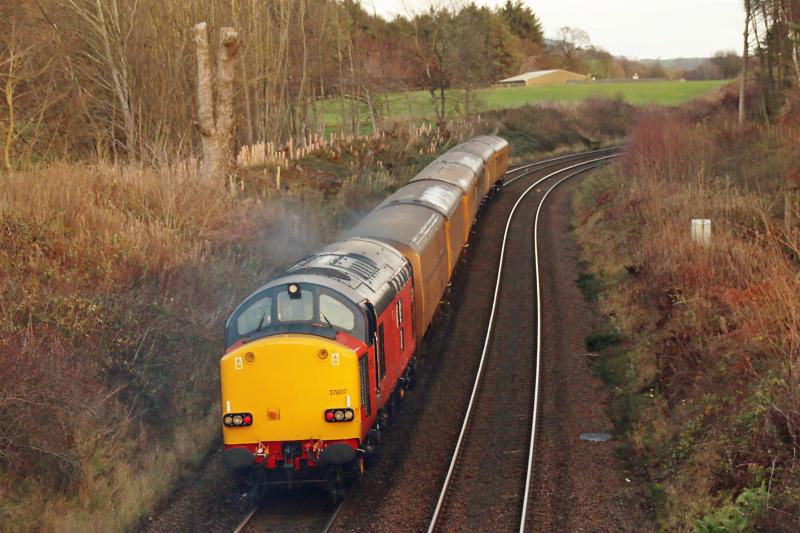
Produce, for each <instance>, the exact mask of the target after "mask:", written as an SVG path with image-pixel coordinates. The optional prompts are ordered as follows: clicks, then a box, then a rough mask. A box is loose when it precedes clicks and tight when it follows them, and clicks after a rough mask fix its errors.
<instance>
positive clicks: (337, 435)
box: [220, 335, 361, 445]
mask: <svg viewBox="0 0 800 533" xmlns="http://www.w3.org/2000/svg"><path fill="white" fill-rule="evenodd" d="M320 354H325V357H320ZM248 355H250V357H248ZM220 371H221V379H222V411H223V412H222V420H223V424H222V425H223V428H222V429H223V437H224V440H225V444H226V445H237V444H253V443H259V442H278V441H280V442H287V441H301V440H306V439H318V440H322V441H328V440H339V439H347V438H357V437H358V436H359V429H360V419H361V406H360V405H359V403H360V398H361V395H360V388H359V387H360V381H359V376H360V374H359V367H358V360H357V357H356V354H355V352H354V351H353V350H351V349H349V348H347V347H345V346H342V345H340V344H338V343H337V342H335V341H332V340H327V339H321V338H319V337H313V336H310V335H276V336H272V337H265V338H263V339H259V340H256V341H253V342H250V343H247V344H245V345H243V346H242V347H240V348H238V349H236V350H234V351H232V352H230V353H229V354H227V355H226V356H225V357H223V358H222V360H221V362H220ZM327 412H330V413H331V415H330V416H331V417H332V418H331V420H328V418H327V415H326V413H327ZM246 420H247V421H249V423H245V421H246Z"/></svg>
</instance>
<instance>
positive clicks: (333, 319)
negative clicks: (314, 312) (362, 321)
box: [319, 294, 356, 331]
mask: <svg viewBox="0 0 800 533" xmlns="http://www.w3.org/2000/svg"><path fill="white" fill-rule="evenodd" d="M323 315H324V316H323ZM319 317H320V319H321V320H322V321H327V322H328V323H329V324H330V325H331V326H333V327H335V328H341V329H345V330H348V331H352V330H353V328H355V327H356V316H355V315H354V314H353V312H352V311H351V310H350V309H349V308H348V307H347V306H346V305H345V304H343V303H342V302H340V301H339V300H337V299H335V298H332V297H330V296H328V295H327V294H320V295H319Z"/></svg>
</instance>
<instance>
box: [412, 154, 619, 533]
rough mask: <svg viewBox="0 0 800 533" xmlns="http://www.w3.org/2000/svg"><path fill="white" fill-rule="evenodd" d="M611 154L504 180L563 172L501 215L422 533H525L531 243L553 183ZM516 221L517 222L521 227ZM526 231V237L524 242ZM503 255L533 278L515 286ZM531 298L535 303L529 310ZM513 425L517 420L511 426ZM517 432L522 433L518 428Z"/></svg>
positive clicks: (533, 376)
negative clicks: (449, 447)
mask: <svg viewBox="0 0 800 533" xmlns="http://www.w3.org/2000/svg"><path fill="white" fill-rule="evenodd" d="M614 151H615V150H613V149H612V150H606V151H603V152H602V153H603V155H602V157H595V158H593V159H589V160H588V161H583V162H580V163H575V164H569V163H571V162H572V161H574V160H576V159H579V158H580V156H578V157H576V156H567V157H564V158H559V159H558V160H550V161H547V162H542V163H539V164H536V165H525V166H522V167H518V168H517V169H515V170H516V175H515V176H513V177H512V178H511V179H510V180H508V181H507V182H506V183H507V185H508V184H511V183H512V182H514V181H516V180H518V179H522V178H524V177H527V176H529V175H531V174H532V173H533V172H538V171H541V170H542V168H549V167H550V166H561V167H562V168H559V169H558V170H555V171H553V172H551V173H549V174H547V175H545V176H544V177H541V178H540V179H538V180H536V181H535V182H534V183H533V184H531V185H530V186H528V187H527V188H526V189H525V190H524V191H523V192H522V193H521V194H520V195H519V197H518V199H517V200H516V202H515V203H514V205H513V207H512V208H511V211H510V213H509V215H508V219H507V221H506V226H505V230H504V233H503V240H502V245H501V249H500V259H499V266H498V268H497V278H496V282H495V289H494V297H493V302H492V309H491V314H490V316H489V323H488V327H487V332H486V336H485V339H484V345H483V350H482V352H481V356H480V361H479V364H478V370H477V374H476V378H475V382H474V384H473V387H472V393H471V395H470V399H469V403H468V405H467V409H466V414H465V416H464V421H463V423H462V425H461V431H460V433H459V436H458V440H457V442H456V445H455V450H454V452H453V456H452V459H451V461H450V466H449V468H448V471H447V475H446V476H445V480H444V484H443V486H442V489H441V491H440V493H439V498H438V501H437V504H436V507H435V509H434V512H433V517H432V518H431V521H430V524H429V526H428V531H429V533H432V532H433V531H436V530H443V531H452V530H463V529H470V530H487V529H492V530H497V529H499V530H511V529H518V530H519V531H520V532H522V531H524V530H525V524H526V515H527V509H528V505H529V501H528V500H529V494H530V487H531V473H532V467H533V457H534V444H535V431H536V412H537V406H538V401H539V395H538V390H539V372H540V366H539V359H540V355H541V299H540V291H539V264H538V241H537V238H536V235H537V230H538V221H539V213H540V211H541V208H542V206H543V205H544V202H545V200H546V199H547V196H548V195H549V194H550V192H551V191H552V190H554V189H555V188H556V187H557V186H558V185H560V184H561V183H563V182H564V181H566V180H567V179H569V178H572V177H574V176H576V175H578V174H581V173H583V172H586V171H588V170H592V169H594V168H596V167H597V166H598V165H600V164H603V163H604V162H606V161H607V160H608V159H610V158H613V157H616V156H615V155H614ZM582 155H583V154H582ZM564 165H568V166H564ZM545 183H546V187H547V189H546V191H545V192H543V193H542V194H530V193H531V192H536V193H541V192H542V189H537V187H539V186H540V185H543V184H545ZM536 203H538V205H536ZM520 207H524V208H523V209H522V210H520V211H521V213H522V214H521V215H520V216H519V217H517V219H515V214H516V213H517V211H518V209H519V208H520ZM532 207H535V209H531V208H532ZM534 211H535V214H532V213H534ZM531 216H532V217H533V220H532V224H531V223H530V222H531V220H530V219H531ZM518 219H523V220H522V223H521V224H519V223H518ZM531 226H532V227H533V239H530V232H529V231H530V228H531ZM531 241H532V242H531ZM507 256H508V262H509V265H510V266H511V267H512V268H515V269H519V268H522V269H524V268H525V266H526V265H527V267H528V268H529V269H530V268H531V267H532V268H533V270H534V272H535V276H533V277H528V278H531V279H528V280H526V279H524V278H523V280H522V281H520V280H519V279H516V278H514V279H512V278H510V277H509V276H507V275H504V267H505V266H506V258H507ZM506 270H508V269H506ZM515 274H517V275H518V274H519V272H516V273H515ZM504 281H505V284H504V283H503V282H504ZM533 294H535V295H536V298H535V302H536V305H535V306H533V305H529V304H531V303H532V301H533V299H532V298H531V297H532V296H533ZM498 317H500V319H499V320H498V319H497V318H498ZM534 317H535V320H533V318H534ZM529 320H530V321H531V322H535V324H536V328H535V335H534V334H533V331H532V330H527V331H514V330H515V329H525V328H524V326H525V324H526V322H528V321H529ZM496 324H498V327H497V328H496V327H495V325H496ZM496 330H500V331H496ZM534 346H535V348H534ZM531 365H532V368H531ZM515 421H516V422H518V423H517V424H514V423H513V422H515ZM523 422H525V423H524V424H523ZM523 427H527V428H529V430H524V431H523ZM526 440H527V443H526V442H525V441H526ZM526 444H527V446H526ZM526 448H527V450H526ZM498 478H500V482H499V483H498Z"/></svg>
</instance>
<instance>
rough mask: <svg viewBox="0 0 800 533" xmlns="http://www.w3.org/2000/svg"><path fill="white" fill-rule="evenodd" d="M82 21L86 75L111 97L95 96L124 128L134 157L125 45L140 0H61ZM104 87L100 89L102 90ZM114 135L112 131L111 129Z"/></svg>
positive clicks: (79, 32) (78, 30)
mask: <svg viewBox="0 0 800 533" xmlns="http://www.w3.org/2000/svg"><path fill="white" fill-rule="evenodd" d="M62 2H63V4H64V5H65V6H66V7H68V8H69V9H70V10H72V11H73V12H74V13H75V15H77V17H78V19H79V20H80V21H81V22H82V23H83V26H82V27H79V28H76V33H77V35H79V36H80V37H81V38H82V39H83V40H84V41H85V43H86V50H85V51H84V55H85V57H86V59H87V60H88V61H87V62H86V64H87V69H86V70H87V73H86V77H87V78H88V79H89V80H91V82H92V84H93V85H95V86H97V87H99V88H101V89H103V90H105V92H107V94H110V95H111V99H109V100H105V99H103V98H102V97H98V98H97V100H98V101H99V102H100V103H101V107H102V108H103V109H104V112H106V113H107V114H108V116H109V117H110V120H111V122H112V130H113V129H114V128H115V127H116V126H117V124H116V123H115V121H116V118H117V116H118V115H120V116H121V123H120V124H119V126H120V128H121V129H122V130H123V131H124V135H125V139H124V147H125V151H126V153H127V155H128V157H129V158H132V159H136V158H137V150H136V148H137V131H138V129H137V123H136V119H135V113H134V102H133V95H132V91H131V85H132V84H131V74H130V61H129V57H128V50H129V49H128V46H129V43H130V39H131V36H132V34H133V32H134V30H135V28H136V17H137V13H138V10H139V0H130V1H125V2H122V4H120V2H119V1H118V0H62ZM102 92H103V91H100V93H102ZM112 136H113V131H112Z"/></svg>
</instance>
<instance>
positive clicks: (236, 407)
mask: <svg viewBox="0 0 800 533" xmlns="http://www.w3.org/2000/svg"><path fill="white" fill-rule="evenodd" d="M507 167H508V144H507V143H506V142H505V141H504V140H503V139H500V138H499V137H494V136H482V137H477V138H475V139H472V140H471V141H469V142H467V143H464V144H461V145H458V146H456V147H455V148H453V149H452V150H450V151H449V152H447V153H446V154H444V155H443V156H442V157H440V158H439V159H437V160H436V161H434V162H433V163H431V165H429V166H428V167H426V169H424V170H423V171H422V172H421V173H420V174H419V175H418V176H417V177H416V178H414V180H412V182H411V183H409V184H408V185H406V186H405V187H402V188H401V189H399V190H398V191H397V192H396V193H395V194H393V195H392V196H390V197H389V198H388V199H387V200H386V201H385V202H383V203H382V204H381V205H380V206H378V207H377V208H375V209H374V210H373V211H372V212H371V213H369V214H368V215H367V216H366V217H365V218H364V219H363V220H362V221H361V222H360V223H359V224H358V225H357V226H356V227H355V228H354V229H353V230H351V231H350V232H349V233H348V234H347V235H346V237H345V239H344V240H342V241H340V242H337V243H334V244H332V245H330V246H327V247H325V248H323V249H322V250H320V251H318V252H315V253H314V254H312V255H310V256H309V257H307V258H305V259H303V260H301V261H300V262H298V263H297V264H295V265H294V266H292V267H291V268H289V269H288V270H287V271H286V272H285V273H284V274H283V275H281V276H280V277H278V278H276V279H274V280H272V281H270V282H268V283H267V284H266V285H264V286H262V287H260V288H259V289H258V290H256V291H255V292H254V293H253V294H252V295H250V296H249V297H248V298H247V299H246V300H245V301H244V302H242V303H241V304H240V305H239V306H238V307H237V308H236V310H235V311H234V312H233V314H232V315H231V317H230V318H229V319H228V322H227V324H226V335H225V340H226V346H227V349H226V353H225V355H224V356H223V357H222V359H221V361H220V373H221V379H220V381H221V393H222V398H221V400H222V413H221V418H222V428H223V438H224V442H225V451H224V455H223V458H224V460H225V462H226V463H227V464H229V465H230V466H232V467H234V468H236V469H240V470H247V471H249V472H251V473H254V474H255V475H256V478H257V481H258V485H259V486H263V485H266V484H270V483H287V482H288V483H295V482H320V481H327V483H328V486H329V488H330V489H331V491H332V494H333V495H334V498H339V497H340V496H341V494H342V491H343V481H344V479H345V478H346V477H347V476H349V475H360V473H361V472H363V464H364V457H365V456H366V455H367V454H369V453H370V452H371V451H372V450H373V449H374V448H375V447H376V446H377V445H378V444H379V442H380V439H381V431H382V429H383V428H384V427H385V425H386V424H387V423H388V421H389V420H390V418H391V415H392V413H393V411H394V409H395V407H396V405H397V403H398V402H399V401H400V400H401V399H402V397H403V395H404V393H405V390H406V389H407V387H408V386H409V385H410V383H411V381H412V379H413V373H414V353H415V350H416V345H417V342H418V340H419V339H421V338H422V336H423V335H424V333H425V331H426V330H427V329H428V326H429V325H430V323H431V321H432V319H433V316H434V314H435V312H436V309H437V307H438V304H439V302H440V300H441V298H442V297H443V295H444V292H445V289H446V287H447V285H448V284H449V282H450V278H451V276H452V275H453V272H454V270H455V266H456V263H457V261H458V259H459V256H460V253H461V250H462V249H463V247H464V245H465V244H466V241H467V238H468V236H469V233H470V228H471V226H472V224H473V222H474V219H475V215H476V213H477V211H478V206H479V205H480V204H481V202H482V201H483V200H484V199H485V198H486V197H487V196H488V195H489V194H490V192H491V191H492V190H494V189H496V188H497V187H498V186H499V184H500V182H501V179H502V176H503V174H505V171H506V169H507Z"/></svg>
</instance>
